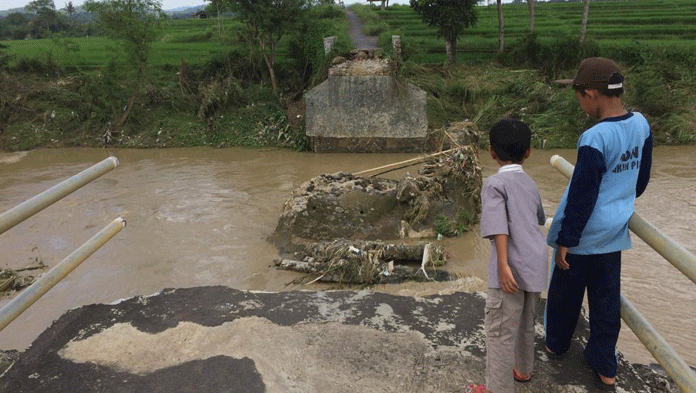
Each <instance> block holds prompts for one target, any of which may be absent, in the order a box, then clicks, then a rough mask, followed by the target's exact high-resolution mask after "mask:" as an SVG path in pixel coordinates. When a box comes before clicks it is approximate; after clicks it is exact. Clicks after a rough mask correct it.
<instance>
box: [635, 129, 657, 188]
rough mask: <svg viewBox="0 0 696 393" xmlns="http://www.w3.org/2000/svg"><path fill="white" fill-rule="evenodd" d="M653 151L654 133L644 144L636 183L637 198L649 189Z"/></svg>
mask: <svg viewBox="0 0 696 393" xmlns="http://www.w3.org/2000/svg"><path fill="white" fill-rule="evenodd" d="M652 149H653V136H652V132H651V133H650V135H648V137H647V138H646V139H645V143H643V151H642V152H641V154H640V171H639V172H638V181H637V182H636V198H638V197H639V196H641V195H642V194H643V191H645V188H646V187H648V182H649V181H650V168H651V167H652Z"/></svg>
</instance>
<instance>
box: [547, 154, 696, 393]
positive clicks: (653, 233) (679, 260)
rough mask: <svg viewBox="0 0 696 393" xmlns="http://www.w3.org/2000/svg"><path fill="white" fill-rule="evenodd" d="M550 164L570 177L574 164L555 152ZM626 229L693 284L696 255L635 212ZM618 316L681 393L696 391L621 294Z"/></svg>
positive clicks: (693, 379)
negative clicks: (619, 315) (619, 313)
mask: <svg viewBox="0 0 696 393" xmlns="http://www.w3.org/2000/svg"><path fill="white" fill-rule="evenodd" d="M551 165H552V166H553V167H555V168H556V169H558V171H559V172H561V173H562V174H563V175H565V176H566V177H567V178H571V177H572V176H573V170H574V169H575V167H574V166H573V165H572V164H571V163H569V162H568V161H566V160H565V159H564V158H563V157H561V156H559V155H554V156H553V157H551ZM628 228H629V229H630V230H631V231H633V233H635V234H636V235H638V237H640V238H641V239H643V240H644V241H645V243H647V244H648V245H649V246H650V247H652V248H653V249H655V251H657V252H658V253H659V254H660V255H662V256H663V257H664V258H665V259H667V260H668V261H669V262H670V263H672V264H673V265H674V266H675V267H676V268H677V269H679V271H681V272H682V273H684V275H686V276H687V277H688V278H689V279H690V280H691V281H693V282H694V283H696V257H694V255H693V254H691V253H690V252H689V251H688V250H686V249H685V248H684V247H682V246H681V245H680V244H679V243H677V242H675V241H674V240H672V239H671V238H670V237H669V236H667V235H665V234H664V233H662V232H661V231H660V230H659V229H657V228H655V227H654V226H653V225H652V224H650V223H649V222H647V221H645V220H644V219H643V218H641V217H640V216H639V215H638V214H637V213H635V212H634V213H633V215H632V216H631V218H630V219H629V221H628ZM621 319H623V321H624V322H626V325H628V327H629V328H630V329H631V330H632V331H633V333H635V335H636V336H637V337H638V339H639V340H640V341H641V342H642V343H643V345H644V346H645V348H646V349H647V350H648V351H650V353H651V354H652V355H653V357H654V358H655V360H657V362H658V363H660V365H661V366H662V368H664V369H665V371H666V372H667V374H668V375H669V376H670V377H672V379H673V380H674V382H675V383H676V384H677V386H679V389H681V391H682V392H685V393H696V374H694V372H693V371H692V370H691V368H690V367H689V365H687V364H686V362H685V361H684V359H682V358H681V357H680V356H679V354H678V353H677V352H676V351H675V350H674V349H672V347H670V345H669V344H668V343H667V342H666V341H665V340H664V339H663V338H662V336H660V334H659V333H657V331H655V329H653V327H652V326H651V325H650V323H649V322H648V321H647V320H646V319H645V318H644V317H643V316H642V315H641V314H640V312H639V311H638V310H637V309H636V308H635V307H634V306H633V305H632V304H631V302H629V301H628V300H627V299H626V298H625V297H624V296H623V294H622V295H621Z"/></svg>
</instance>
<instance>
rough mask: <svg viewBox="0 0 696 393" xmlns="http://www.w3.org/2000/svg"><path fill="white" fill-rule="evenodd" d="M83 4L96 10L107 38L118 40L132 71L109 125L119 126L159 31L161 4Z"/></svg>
mask: <svg viewBox="0 0 696 393" xmlns="http://www.w3.org/2000/svg"><path fill="white" fill-rule="evenodd" d="M84 7H85V9H86V10H87V11H88V12H92V13H96V14H97V17H98V20H99V23H100V24H101V25H102V26H103V27H104V30H105V31H107V32H108V35H109V36H110V37H111V38H113V39H115V40H118V41H120V42H121V44H122V46H123V49H124V52H125V54H126V58H127V60H128V61H127V64H128V65H129V66H130V67H132V70H133V71H134V72H135V78H134V82H133V85H132V88H133V92H132V94H131V96H130V98H129V99H128V103H127V105H126V110H125V111H124V112H123V114H122V115H121V116H120V118H119V119H118V120H117V121H116V122H115V123H114V126H113V127H114V128H119V127H122V126H123V124H125V122H126V120H127V119H128V115H129V114H130V112H131V110H132V109H133V104H134V103H135V100H136V98H137V96H138V93H139V92H140V87H141V86H142V84H143V82H144V81H145V77H146V74H147V66H148V62H147V59H148V57H149V56H150V49H151V48H152V41H154V40H155V38H156V37H157V34H158V33H159V31H160V20H161V18H160V16H164V15H163V14H162V6H161V3H160V2H159V1H158V0H102V1H94V0H87V1H86V2H85V4H84Z"/></svg>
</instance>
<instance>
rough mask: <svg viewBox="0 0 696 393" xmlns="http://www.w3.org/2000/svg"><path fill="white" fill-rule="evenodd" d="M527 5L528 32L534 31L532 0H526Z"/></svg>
mask: <svg viewBox="0 0 696 393" xmlns="http://www.w3.org/2000/svg"><path fill="white" fill-rule="evenodd" d="M527 6H528V7H529V32H530V33H534V0H527Z"/></svg>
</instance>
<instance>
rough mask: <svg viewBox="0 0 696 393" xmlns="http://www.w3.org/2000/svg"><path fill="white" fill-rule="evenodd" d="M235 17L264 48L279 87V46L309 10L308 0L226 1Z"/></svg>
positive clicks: (267, 62) (273, 79) (271, 74)
mask: <svg viewBox="0 0 696 393" xmlns="http://www.w3.org/2000/svg"><path fill="white" fill-rule="evenodd" d="M227 2H228V5H229V9H230V10H231V11H232V12H233V13H234V15H235V17H236V18H237V19H239V20H241V21H243V22H244V23H245V24H246V25H247V26H248V27H249V30H250V36H251V39H252V40H253V41H254V43H255V44H256V45H257V46H258V48H259V49H260V50H261V54H262V55H263V59H264V60H265V62H266V66H267V67H268V73H269V74H270V78H271V85H272V86H273V90H278V82H277V80H276V75H275V60H276V59H275V57H276V45H277V44H278V41H280V39H281V38H282V37H283V35H285V33H287V32H288V31H290V30H291V29H292V27H293V26H295V24H296V23H297V22H298V21H299V20H300V17H301V15H302V13H303V12H304V11H305V10H306V9H307V4H308V1H307V0H227Z"/></svg>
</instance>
